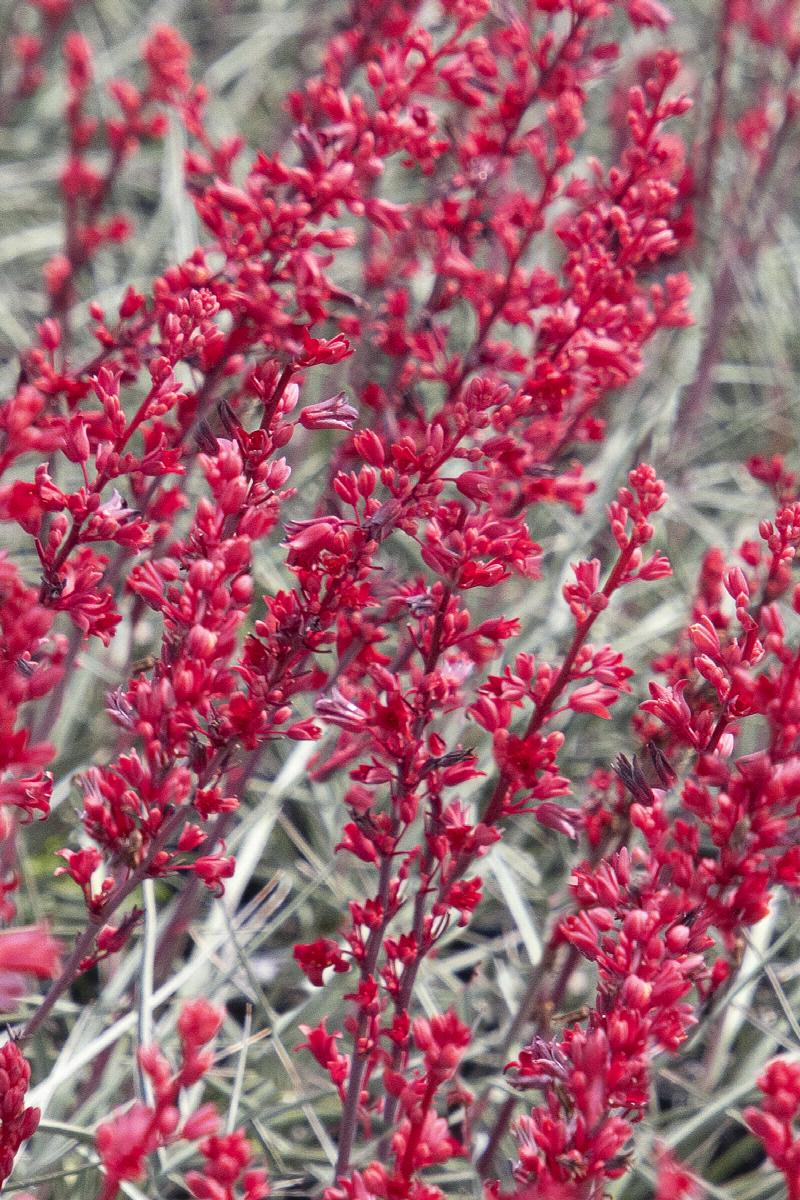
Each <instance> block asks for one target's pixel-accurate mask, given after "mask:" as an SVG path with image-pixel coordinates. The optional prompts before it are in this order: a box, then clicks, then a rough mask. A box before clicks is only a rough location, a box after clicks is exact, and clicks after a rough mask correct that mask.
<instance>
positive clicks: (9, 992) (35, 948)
mask: <svg viewBox="0 0 800 1200" xmlns="http://www.w3.org/2000/svg"><path fill="white" fill-rule="evenodd" d="M60 955H61V943H60V942H59V941H57V940H56V938H54V937H52V936H51V934H50V931H49V929H48V928H47V926H46V925H30V926H27V927H25V928H17V929H2V930H0V1010H5V1011H6V1012H8V1011H10V1010H11V1009H13V1008H14V1006H15V1004H16V1002H17V1000H18V999H19V998H20V996H22V995H23V993H24V991H25V976H26V975H33V976H34V977H35V978H36V979H52V978H53V977H54V976H55V975H56V974H57V973H58V971H59V968H60V965H61V963H60Z"/></svg>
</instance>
